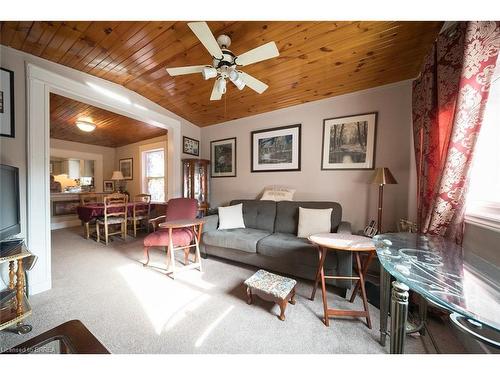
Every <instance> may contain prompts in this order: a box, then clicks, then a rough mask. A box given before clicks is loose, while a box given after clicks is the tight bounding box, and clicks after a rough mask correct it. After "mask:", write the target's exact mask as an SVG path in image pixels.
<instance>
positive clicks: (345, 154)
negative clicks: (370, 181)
mask: <svg viewBox="0 0 500 375" xmlns="http://www.w3.org/2000/svg"><path fill="white" fill-rule="evenodd" d="M376 130H377V113H376V112H373V113H366V114H361V115H354V116H347V117H337V118H331V119H326V120H323V150H322V155H321V169H323V170H332V169H373V168H374V166H375V140H376Z"/></svg>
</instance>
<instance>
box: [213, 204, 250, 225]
mask: <svg viewBox="0 0 500 375" xmlns="http://www.w3.org/2000/svg"><path fill="white" fill-rule="evenodd" d="M236 228H245V222H244V221H243V203H240V204H236V205H234V206H228V207H219V229H236Z"/></svg>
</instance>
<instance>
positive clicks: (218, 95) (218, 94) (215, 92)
mask: <svg viewBox="0 0 500 375" xmlns="http://www.w3.org/2000/svg"><path fill="white" fill-rule="evenodd" d="M217 82H218V81H217V80H215V82H214V88H213V89H212V94H211V95H210V100H220V99H221V98H222V93H221V92H220V91H219V90H218V89H217Z"/></svg>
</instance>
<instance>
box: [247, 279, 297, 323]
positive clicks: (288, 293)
mask: <svg viewBox="0 0 500 375" xmlns="http://www.w3.org/2000/svg"><path fill="white" fill-rule="evenodd" d="M295 284H297V281H295V280H294V279H290V278H288V277H283V276H279V275H275V274H274V273H271V272H267V271H264V270H258V271H257V272H256V273H254V274H253V275H252V276H251V277H250V278H248V279H247V280H245V285H246V287H247V296H248V299H247V303H248V304H249V305H250V304H252V296H253V295H254V294H255V295H257V296H259V297H260V298H262V299H263V300H266V301H271V302H276V303H277V304H278V305H279V306H280V309H281V314H280V316H279V318H280V320H285V310H286V305H287V303H288V302H290V303H291V304H292V305H295Z"/></svg>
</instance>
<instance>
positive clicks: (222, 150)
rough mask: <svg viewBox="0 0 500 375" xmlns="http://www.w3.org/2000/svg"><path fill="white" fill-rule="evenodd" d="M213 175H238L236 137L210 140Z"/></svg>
mask: <svg viewBox="0 0 500 375" xmlns="http://www.w3.org/2000/svg"><path fill="white" fill-rule="evenodd" d="M210 165H211V176H212V177H236V138H226V139H220V140H218V141H212V142H210Z"/></svg>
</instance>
